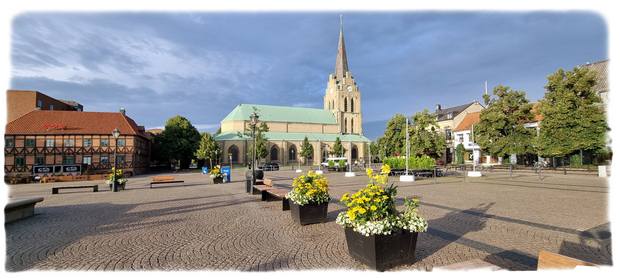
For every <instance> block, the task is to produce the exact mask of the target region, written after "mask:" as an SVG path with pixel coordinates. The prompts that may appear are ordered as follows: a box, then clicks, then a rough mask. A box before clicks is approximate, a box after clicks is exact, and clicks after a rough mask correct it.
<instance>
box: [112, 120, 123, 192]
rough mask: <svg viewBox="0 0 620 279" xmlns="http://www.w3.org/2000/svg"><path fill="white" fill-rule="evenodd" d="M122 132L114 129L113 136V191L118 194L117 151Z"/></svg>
mask: <svg viewBox="0 0 620 279" xmlns="http://www.w3.org/2000/svg"><path fill="white" fill-rule="evenodd" d="M120 135H121V131H119V130H118V128H114V130H113V131H112V136H113V137H114V168H113V169H114V171H113V172H112V173H113V174H112V179H113V180H112V191H114V192H118V184H117V183H116V149H117V147H118V137H120Z"/></svg>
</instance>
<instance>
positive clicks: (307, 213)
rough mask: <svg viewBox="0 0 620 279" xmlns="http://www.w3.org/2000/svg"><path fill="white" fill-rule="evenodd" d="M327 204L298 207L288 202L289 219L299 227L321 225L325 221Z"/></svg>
mask: <svg viewBox="0 0 620 279" xmlns="http://www.w3.org/2000/svg"><path fill="white" fill-rule="evenodd" d="M327 204H328V203H322V204H319V205H310V204H307V205H298V204H296V203H294V202H293V201H290V202H289V205H290V208H291V217H292V218H293V221H295V223H297V224H300V225H308V224H314V223H323V222H325V220H326V219H327Z"/></svg>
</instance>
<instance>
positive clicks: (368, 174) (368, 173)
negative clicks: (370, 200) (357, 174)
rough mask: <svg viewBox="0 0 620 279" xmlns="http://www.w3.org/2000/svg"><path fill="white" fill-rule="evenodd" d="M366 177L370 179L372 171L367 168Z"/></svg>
mask: <svg viewBox="0 0 620 279" xmlns="http://www.w3.org/2000/svg"><path fill="white" fill-rule="evenodd" d="M366 175H367V176H368V177H370V178H372V169H371V168H367V169H366Z"/></svg>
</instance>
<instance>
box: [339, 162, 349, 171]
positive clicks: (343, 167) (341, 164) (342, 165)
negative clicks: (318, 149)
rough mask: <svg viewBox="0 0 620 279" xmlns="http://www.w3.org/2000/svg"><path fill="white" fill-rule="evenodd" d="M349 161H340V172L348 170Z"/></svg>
mask: <svg viewBox="0 0 620 279" xmlns="http://www.w3.org/2000/svg"><path fill="white" fill-rule="evenodd" d="M346 164H347V161H345V160H339V161H338V171H343V170H345V169H346V168H347V165H346Z"/></svg>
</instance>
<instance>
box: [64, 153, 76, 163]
mask: <svg viewBox="0 0 620 279" xmlns="http://www.w3.org/2000/svg"><path fill="white" fill-rule="evenodd" d="M62 164H63V165H73V164H75V155H63V156H62Z"/></svg>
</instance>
